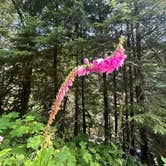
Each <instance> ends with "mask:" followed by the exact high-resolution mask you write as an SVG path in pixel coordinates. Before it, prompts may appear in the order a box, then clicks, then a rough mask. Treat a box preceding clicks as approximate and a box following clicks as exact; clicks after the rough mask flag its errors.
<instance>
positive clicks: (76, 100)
mask: <svg viewBox="0 0 166 166" xmlns="http://www.w3.org/2000/svg"><path fill="white" fill-rule="evenodd" d="M76 65H77V66H78V55H77V56H76ZM78 84H79V82H78V77H76V79H75V114H74V136H77V135H78V113H79V103H78V96H79V94H78V93H79V88H78V86H79V85H78Z"/></svg>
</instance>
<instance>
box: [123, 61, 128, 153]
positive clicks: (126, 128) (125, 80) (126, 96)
mask: <svg viewBox="0 0 166 166" xmlns="http://www.w3.org/2000/svg"><path fill="white" fill-rule="evenodd" d="M123 83H124V93H125V118H124V119H125V120H124V123H123V126H124V127H123V128H124V130H123V150H124V151H126V150H127V149H128V142H129V138H130V136H129V123H128V119H129V113H128V93H127V71H126V64H124V66H123Z"/></svg>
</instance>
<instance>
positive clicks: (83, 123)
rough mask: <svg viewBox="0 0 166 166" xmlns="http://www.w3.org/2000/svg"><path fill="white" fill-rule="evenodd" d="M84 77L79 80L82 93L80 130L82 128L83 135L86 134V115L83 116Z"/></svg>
mask: <svg viewBox="0 0 166 166" xmlns="http://www.w3.org/2000/svg"><path fill="white" fill-rule="evenodd" d="M84 84H85V77H82V80H81V88H82V89H81V91H82V128H83V133H84V134H86V115H85V93H84V89H85V85H84Z"/></svg>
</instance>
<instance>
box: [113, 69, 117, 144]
mask: <svg viewBox="0 0 166 166" xmlns="http://www.w3.org/2000/svg"><path fill="white" fill-rule="evenodd" d="M116 86H117V85H116V71H114V72H113V87H114V92H113V93H114V118H115V142H116V141H117V133H118V112H117V111H118V110H117V94H116Z"/></svg>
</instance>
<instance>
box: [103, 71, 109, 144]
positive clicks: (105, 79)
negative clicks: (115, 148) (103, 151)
mask: <svg viewBox="0 0 166 166" xmlns="http://www.w3.org/2000/svg"><path fill="white" fill-rule="evenodd" d="M103 97H104V98H103V100H104V137H105V143H108V141H109V126H108V120H109V111H108V92H107V76H106V74H105V73H104V74H103Z"/></svg>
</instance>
